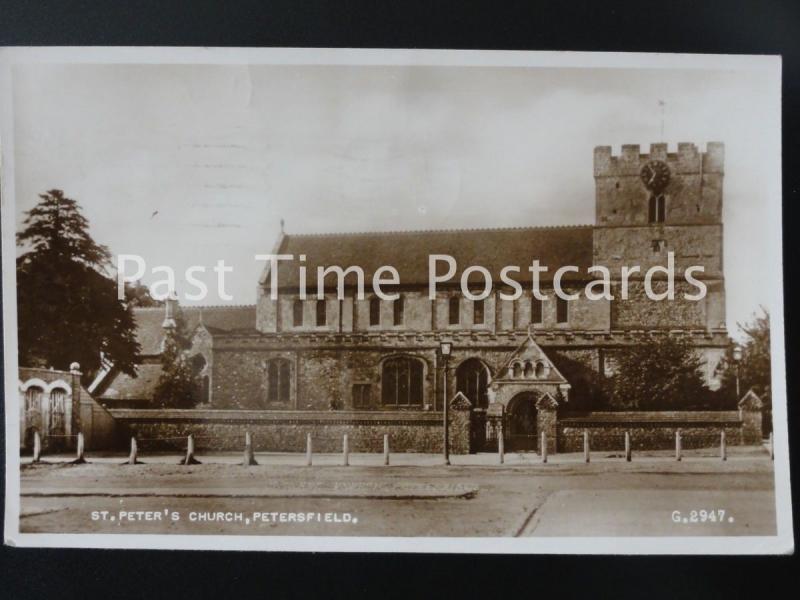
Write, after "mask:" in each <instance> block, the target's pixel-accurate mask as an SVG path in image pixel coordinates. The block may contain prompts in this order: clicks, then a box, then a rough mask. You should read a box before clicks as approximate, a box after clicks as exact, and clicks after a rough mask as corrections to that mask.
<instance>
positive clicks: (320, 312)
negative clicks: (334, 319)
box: [317, 300, 328, 327]
mask: <svg viewBox="0 0 800 600" xmlns="http://www.w3.org/2000/svg"><path fill="white" fill-rule="evenodd" d="M327 323H328V315H327V314H326V303H325V300H317V327H322V326H324V325H327Z"/></svg>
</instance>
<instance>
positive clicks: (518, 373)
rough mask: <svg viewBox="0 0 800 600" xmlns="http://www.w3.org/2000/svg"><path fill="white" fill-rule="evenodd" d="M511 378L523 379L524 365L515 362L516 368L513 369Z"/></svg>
mask: <svg viewBox="0 0 800 600" xmlns="http://www.w3.org/2000/svg"><path fill="white" fill-rule="evenodd" d="M511 376H512V377H514V379H518V378H520V377H522V365H521V364H520V363H518V362H515V363H514V366H513V367H511Z"/></svg>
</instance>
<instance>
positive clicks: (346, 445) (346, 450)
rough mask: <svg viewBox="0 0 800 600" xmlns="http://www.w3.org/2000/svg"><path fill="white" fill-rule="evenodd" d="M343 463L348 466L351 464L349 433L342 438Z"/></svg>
mask: <svg viewBox="0 0 800 600" xmlns="http://www.w3.org/2000/svg"><path fill="white" fill-rule="evenodd" d="M342 464H343V465H344V466H345V467H346V466H348V465H349V464H350V442H349V440H348V439H347V434H346V433H345V434H344V438H342Z"/></svg>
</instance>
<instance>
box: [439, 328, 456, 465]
mask: <svg viewBox="0 0 800 600" xmlns="http://www.w3.org/2000/svg"><path fill="white" fill-rule="evenodd" d="M452 349H453V345H452V344H451V343H450V342H442V343H441V344H440V345H439V351H440V352H441V353H442V359H443V360H444V384H443V385H442V395H443V400H444V410H443V411H442V414H443V415H444V464H446V465H449V464H450V423H449V418H448V417H449V406H448V405H449V402H448V401H447V363H448V361H449V360H450V352H451V351H452Z"/></svg>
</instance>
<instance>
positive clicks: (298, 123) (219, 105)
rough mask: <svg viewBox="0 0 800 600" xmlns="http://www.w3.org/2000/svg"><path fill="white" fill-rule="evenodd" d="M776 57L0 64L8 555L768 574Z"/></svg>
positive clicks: (779, 367) (315, 53) (780, 366)
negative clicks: (550, 563)
mask: <svg viewBox="0 0 800 600" xmlns="http://www.w3.org/2000/svg"><path fill="white" fill-rule="evenodd" d="M780 105H781V60H780V57H776V56H744V55H740V56H732V55H677V54H634V53H629V54H624V53H569V52H558V53H556V52H504V51H503V52H500V51H447V50H413V51H412V50H344V49H336V50H332V49H231V48H228V49H213V48H212V49H192V48H172V49H166V48H136V49H134V48H92V49H80V48H4V49H1V50H0V111H2V112H1V113H0V165H1V166H2V171H0V175H1V176H2V180H1V183H2V244H3V246H2V248H3V329H4V332H3V333H4V365H3V368H4V373H5V378H4V381H5V389H4V398H5V401H4V405H5V415H6V422H5V432H6V438H5V439H6V448H5V452H6V455H5V460H6V513H5V542H6V544H12V545H16V546H74V547H101V548H102V547H114V548H187V549H231V550H314V551H368V552H377V551H387V550H389V551H395V552H455V553H464V552H469V553H560V554H564V553H569V554H689V553H705V554H786V553H791V552H792V551H793V539H792V510H791V494H790V486H789V451H788V439H787V437H788V436H787V410H786V383H785V367H786V365H785V358H784V338H783V310H784V308H783V282H782V274H781V273H782V263H783V257H782V251H781V243H782V237H781V236H782V230H781V193H782V191H781V113H780Z"/></svg>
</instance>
